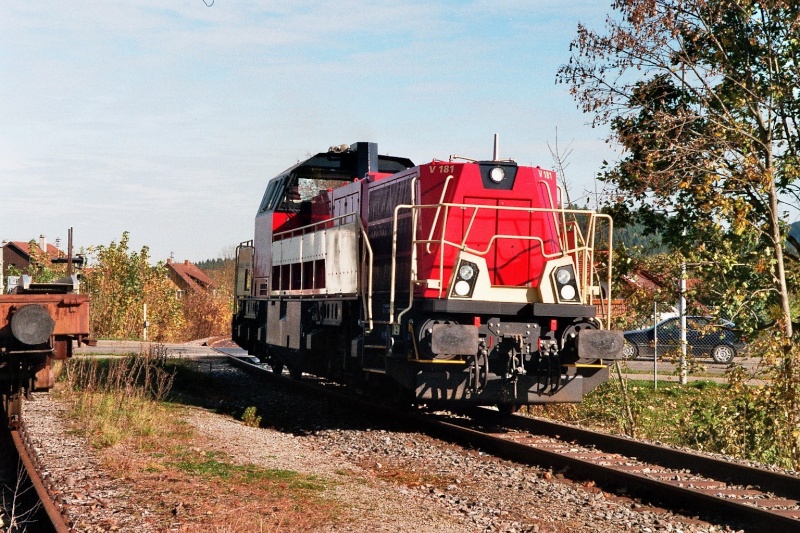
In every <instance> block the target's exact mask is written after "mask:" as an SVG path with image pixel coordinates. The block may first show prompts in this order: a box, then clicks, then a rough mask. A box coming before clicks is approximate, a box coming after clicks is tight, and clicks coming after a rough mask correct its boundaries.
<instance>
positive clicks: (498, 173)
mask: <svg viewBox="0 0 800 533" xmlns="http://www.w3.org/2000/svg"><path fill="white" fill-rule="evenodd" d="M505 177H506V171H505V170H503V169H502V168H500V167H494V168H493V169H492V170H490V171H489V178H491V180H492V181H493V182H495V183H500V182H501V181H503V179H504V178H505Z"/></svg>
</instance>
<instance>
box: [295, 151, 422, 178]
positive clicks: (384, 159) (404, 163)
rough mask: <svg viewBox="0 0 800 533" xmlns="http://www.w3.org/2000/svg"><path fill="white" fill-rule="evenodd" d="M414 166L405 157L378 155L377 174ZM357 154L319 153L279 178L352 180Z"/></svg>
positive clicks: (391, 172)
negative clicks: (292, 176) (293, 175)
mask: <svg viewBox="0 0 800 533" xmlns="http://www.w3.org/2000/svg"><path fill="white" fill-rule="evenodd" d="M413 166H414V163H413V162H412V161H411V160H410V159H408V158H406V157H397V156H393V155H378V169H377V171H378V172H385V173H389V174H394V173H396V172H400V171H402V170H405V169H407V168H411V167H413ZM359 169H360V163H359V153H358V151H357V150H353V149H349V150H347V151H335V150H330V151H328V152H320V153H318V154H317V155H315V156H312V157H310V158H308V159H306V160H305V161H301V162H299V163H297V164H296V165H294V166H293V167H290V168H288V169H286V170H285V171H283V172H281V174H280V176H286V175H289V174H295V175H297V176H299V177H301V178H305V177H308V178H320V177H331V178H332V177H342V178H345V179H352V178H354V177H363V176H359V175H358V173H359Z"/></svg>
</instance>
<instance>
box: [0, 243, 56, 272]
mask: <svg viewBox="0 0 800 533" xmlns="http://www.w3.org/2000/svg"><path fill="white" fill-rule="evenodd" d="M31 242H32V241H27V242H26V241H10V242H5V243H4V244H3V275H7V274H8V269H9V267H11V266H14V267H16V268H18V269H19V270H24V269H26V268H27V267H28V265H30V264H31V254H33V253H34V252H33V251H32V250H31ZM33 246H34V247H35V248H38V249H39V250H44V251H45V252H46V253H47V256H48V257H49V258H50V260H51V261H52V260H53V259H57V258H59V257H66V254H65V253H64V252H62V251H61V250H59V249H58V248H57V247H55V246H53V245H52V244H49V243H48V242H47V240H46V239H45V237H44V235H40V236H39V241H38V242H36V243H34V244H33Z"/></svg>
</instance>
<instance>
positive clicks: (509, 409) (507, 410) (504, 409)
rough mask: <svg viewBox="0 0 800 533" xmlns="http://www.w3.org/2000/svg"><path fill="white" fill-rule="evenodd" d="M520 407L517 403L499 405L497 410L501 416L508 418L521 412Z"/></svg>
mask: <svg viewBox="0 0 800 533" xmlns="http://www.w3.org/2000/svg"><path fill="white" fill-rule="evenodd" d="M519 408H520V406H519V405H517V404H515V403H499V404H497V410H498V411H500V416H502V417H508V416H511V415H513V414H514V413H516V412H517V411H519Z"/></svg>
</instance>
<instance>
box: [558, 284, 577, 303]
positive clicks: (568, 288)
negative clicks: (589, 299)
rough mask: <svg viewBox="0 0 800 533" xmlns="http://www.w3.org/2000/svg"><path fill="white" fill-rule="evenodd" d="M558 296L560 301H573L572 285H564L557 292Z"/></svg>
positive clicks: (573, 290)
mask: <svg viewBox="0 0 800 533" xmlns="http://www.w3.org/2000/svg"><path fill="white" fill-rule="evenodd" d="M558 293H559V295H561V299H562V300H574V299H575V287H573V286H572V285H564V286H563V287H561V289H560V290H559V291H558Z"/></svg>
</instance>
